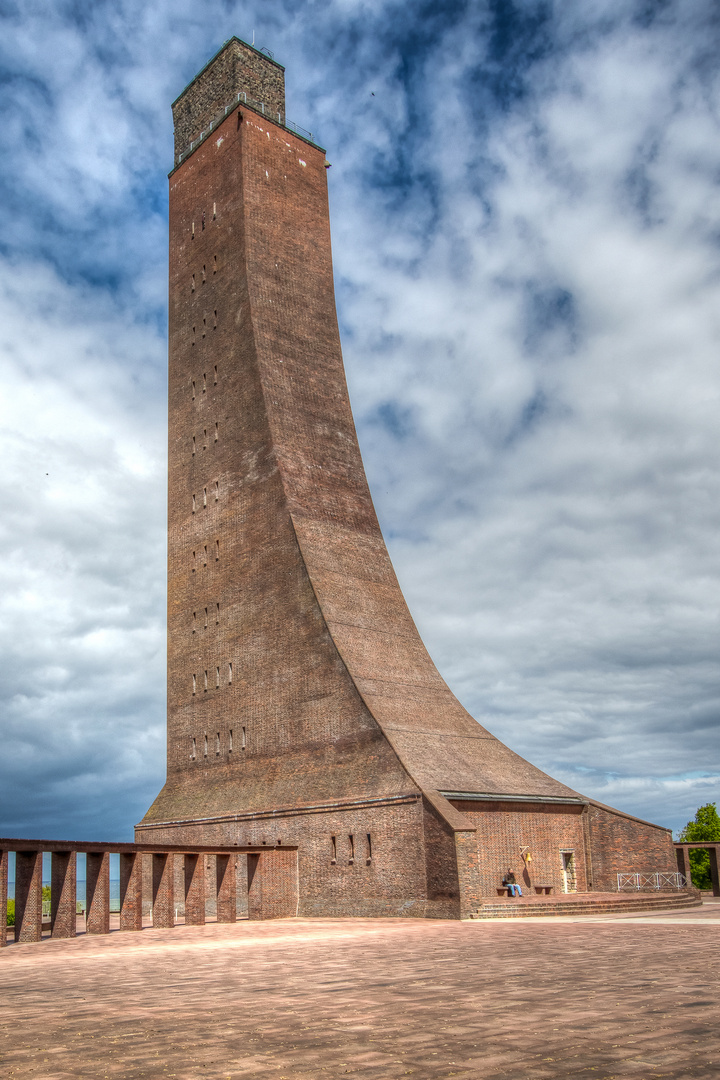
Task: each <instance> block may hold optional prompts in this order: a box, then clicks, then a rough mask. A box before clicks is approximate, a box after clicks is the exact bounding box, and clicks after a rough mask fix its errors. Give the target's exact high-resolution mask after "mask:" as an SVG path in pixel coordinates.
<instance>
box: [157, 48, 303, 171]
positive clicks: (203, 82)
mask: <svg viewBox="0 0 720 1080" xmlns="http://www.w3.org/2000/svg"><path fill="white" fill-rule="evenodd" d="M241 93H244V94H246V95H247V97H248V98H251V99H252V100H253V101H257V102H263V103H264V105H265V106H266V108H267V109H268V110H270V111H271V112H273V113H275V114H276V115H277V114H279V115H280V116H281V118H282V120H281V122H282V123H284V121H285V68H284V67H283V66H282V65H281V64H278V63H276V62H275V60H272V59H271V58H270V57H269V56H266V55H265V54H264V53H262V52H260V51H259V50H258V49H256V48H255V47H254V46H252V45H248V44H247V42H245V41H241V40H240V38H237V37H232V38H230V40H229V41H226V42H225V44H224V45H223V47H222V48H221V49H219V50H218V52H217V53H216V54H215V56H213V57H212V59H211V60H209V61H208V63H207V64H206V65H205V67H204V68H203V69H202V71H200V72H199V73H198V74H197V75H196V76H195V78H194V79H193V80H192V82H190V83H188V85H187V86H186V87H185V89H184V90H183V92H182V94H180V96H179V97H178V98H176V99H175V101H174V102H173V104H172V112H173V123H174V125H175V161H176V162H177V161H178V158H179V156H180V155H181V154H183V153H184V151H186V150H187V148H188V147H189V146H190V143H192V142H194V141H196V140H197V139H198V138H199V136H200V133H201V132H202V131H204V130H205V129H206V128H207V127H209V125H210V123H211V122H212V121H213V120H214V119H215V118H216V117H217V116H218V114H219V113H221V112H222V110H223V109H224V108H225V106H226V105H227V104H228V102H233V101H236V100H237V95H238V94H241Z"/></svg>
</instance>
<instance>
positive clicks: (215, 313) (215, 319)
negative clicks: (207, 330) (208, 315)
mask: <svg viewBox="0 0 720 1080" xmlns="http://www.w3.org/2000/svg"><path fill="white" fill-rule="evenodd" d="M213 315H214V317H215V318H214V321H213V330H217V308H215V311H214V312H213Z"/></svg>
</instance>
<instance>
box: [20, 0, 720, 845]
mask: <svg viewBox="0 0 720 1080" xmlns="http://www.w3.org/2000/svg"><path fill="white" fill-rule="evenodd" d="M471 7H472V6H471ZM640 9H641V5H638V7H637V11H638V13H639V14H640V15H642V17H636V16H635V12H634V9H633V8H632V6H631V5H627V4H625V3H619V2H616V0H607V2H605V3H604V4H602V5H598V4H595V5H593V8H592V11H590V10H586V9H578V8H577V7H576V6H573V5H567V4H558V5H555V6H554V7H553V8H552V10H551V16H550V17H549V18H547V19H545V21H543V18H544V16H543V13H544V12H545V13H547V10H548V8H547V5H534V4H531V3H528V4H526V5H524V7H523V10H522V11H521V12H520V13H519V14H517V17H516V21H515V23H514V24H512V23H511V21H510V22H509V23H508V25H506V26H505V28H504V29H503V30H502V32H501V29H502V28H499V26H498V24H497V22H496V21H494V20H495V15H494V14H493V12H494V9H490V8H488V7H485V6H483V5H475V6H474V7H472V10H470V11H463V12H460V10H458V11H457V12H456V11H454V10H451V9H447V10H444V11H440V10H438V11H437V12H427V13H426V14H425V15H420V14H411V15H410V16H408V11H407V9H406V8H405V7H402V8H401V7H400V6H399V5H397V4H395V3H390V2H388V3H382V2H379V0H378V2H372V3H363V2H361V0H358V2H357V3H356V2H350V0H348V2H343V3H341V2H340V0H336V2H334V3H330V4H326V5H323V6H322V7H321V6H318V5H303V4H299V3H297V4H295V3H287V4H281V3H280V2H279V0H278V2H277V3H276V2H273V3H270V4H266V5H265V7H264V8H263V11H262V21H260V20H259V19H258V18H257V15H256V14H255V13H254V12H253V11H251V9H250V8H248V7H246V6H245V5H243V4H237V5H232V4H230V5H227V4H224V3H220V2H219V0H218V2H215V0H208V2H206V3H205V4H204V5H203V7H202V10H198V9H197V6H196V5H192V4H190V3H188V2H185V0H183V2H181V3H174V4H172V5H170V4H169V3H166V2H164V0H163V2H159V3H155V4H153V5H151V6H148V5H146V4H140V3H139V2H135V0H124V2H123V0H120V2H118V3H113V4H112V5H111V4H103V3H100V4H97V5H93V8H92V11H91V12H89V13H88V14H87V15H86V16H85V17H84V18H83V19H79V20H74V19H73V18H72V17H71V15H70V13H69V10H66V9H65V8H64V7H62V6H59V7H57V8H56V9H53V11H52V12H49V11H48V9H47V6H46V5H43V4H36V3H33V2H32V0H31V2H29V3H28V4H25V5H23V8H22V11H21V10H20V9H19V8H18V9H17V12H16V14H15V15H14V16H12V17H10V16H8V17H7V19H6V30H7V33H6V34H5V36H4V41H5V46H4V51H3V52H2V54H0V62H2V63H3V65H4V67H5V69H6V72H7V73H8V75H9V78H8V79H7V80H6V81H5V82H4V83H3V89H2V100H3V104H4V117H5V120H4V133H3V136H2V138H4V148H5V157H4V160H5V162H6V169H5V174H4V178H0V182H2V183H3V184H4V187H3V191H4V202H5V205H6V206H7V208H8V209H7V213H6V225H7V230H6V231H7V247H6V248H5V249H3V251H4V254H3V253H0V258H1V259H2V260H3V261H2V263H0V311H1V313H2V323H1V324H0V325H1V326H2V334H1V337H2V346H3V352H2V362H3V365H4V375H3V381H2V384H1V385H2V389H3V399H4V405H3V413H2V415H3V446H4V450H3V454H4V456H3V462H4V465H3V469H2V481H1V483H2V486H3V489H4V490H3V493H4V505H5V507H6V508H7V513H6V517H5V523H4V526H3V528H4V534H3V538H4V548H3V550H4V552H5V558H4V560H3V561H2V564H0V576H2V577H3V586H4V588H3V594H2V596H3V599H2V601H1V603H2V623H1V625H0V639H1V640H0V648H2V651H3V656H4V657H5V661H6V662H5V664H4V670H5V676H4V678H3V679H2V680H1V681H0V697H1V698H2V700H3V701H4V702H5V703H6V705H5V707H4V717H3V721H2V723H3V727H4V729H5V730H6V731H7V732H8V733H9V734H8V740H9V741H8V742H7V743H6V745H7V746H8V747H9V751H8V752H9V758H8V762H9V764H8V766H7V769H8V773H7V775H8V777H9V778H10V779H9V781H8V782H11V783H12V784H14V785H15V786H14V787H11V798H10V810H9V811H6V819H5V820H6V821H7V822H11V821H15V822H17V823H18V824H17V829H20V828H21V827H22V828H27V830H28V831H35V832H37V831H41V828H40V826H41V823H43V822H52V821H53V820H56V818H57V815H58V813H59V814H60V816H61V817H62V816H63V815H64V819H63V820H64V822H65V823H67V822H72V823H75V822H78V823H79V824H78V828H77V831H79V832H85V833H86V834H87V829H86V828H85V824H84V823H85V822H87V821H88V820H89V818H87V817H84V816H83V815H87V814H89V813H90V812H89V810H88V807H89V806H90V804H91V802H92V800H93V799H94V798H95V797H96V794H99V795H100V796H101V797H102V794H103V792H104V791H110V790H112V792H113V796H112V799H111V800H110V801H111V802H112V804H113V805H112V808H111V809H109V810H108V814H107V817H106V818H105V819H104V827H105V831H106V832H112V833H115V834H117V833H118V832H119V831H120V830H121V829H126V828H127V826H129V825H131V824H132V823H133V820H134V818H133V815H135V816H137V815H138V814H139V813H141V812H142V810H143V809H144V808H145V805H146V804H147V802H148V801H149V800H150V799H151V798H152V797H153V795H154V794H155V791H156V789H157V786H158V783H159V779H160V776H161V773H162V769H163V756H164V754H163V747H162V730H161V725H162V716H163V712H164V702H163V689H164V688H163V667H164V664H163V649H164V643H163V640H162V633H163V627H162V620H163V618H164V607H163V602H162V595H163V585H164V565H163V517H164V505H163V500H164V463H163V453H164V451H163V449H162V447H163V444H164V434H163V422H164V417H163V410H164V401H163V394H164V389H163V379H162V375H161V371H162V365H163V363H164V361H163V357H162V350H163V343H162V340H161V338H162V333H163V331H162V326H163V317H164V296H165V258H166V246H165V245H166V236H165V220H164V219H165V191H166V187H165V184H166V181H165V177H164V171H165V170H166V169H167V167H168V166H169V163H170V158H171V153H172V151H171V145H172V144H171V134H172V133H171V125H170V113H169V102H170V100H171V99H172V98H174V97H175V96H176V95H177V93H178V92H179V91H180V89H181V88H182V86H183V85H184V83H185V82H186V81H187V80H188V79H189V78H191V77H192V76H193V75H194V74H195V72H196V71H197V70H198V69H199V68H200V67H201V66H202V64H203V63H204V62H205V61H206V60H207V58H208V57H209V56H210V55H211V54H212V53H213V52H214V51H215V49H216V48H217V47H219V45H220V44H221V43H222V41H223V39H225V38H227V37H229V36H230V34H232V33H240V35H241V36H247V37H249V36H250V34H251V33H252V29H253V25H254V26H255V29H256V40H257V41H258V43H259V44H263V45H268V46H269V47H270V48H271V49H272V51H273V52H274V54H275V57H276V59H278V60H279V61H280V62H282V63H284V64H285V65H286V67H287V76H288V113H289V115H290V116H292V117H293V118H294V119H296V120H298V121H299V122H300V123H302V124H303V125H304V126H307V127H309V128H312V129H313V130H314V131H316V133H317V134H318V137H319V138H320V139H322V140H323V142H324V144H325V145H326V146H327V148H328V153H329V157H330V160H331V161H332V162H333V169H332V170H331V172H330V188H331V210H332V216H333V220H332V226H333V237H334V257H335V270H336V277H337V281H338V299H339V310H340V317H341V323H342V326H343V334H344V341H345V353H346V362H347V368H348V376H349V381H350V385H351V391H352V399H353V405H354V409H355V413H356V418H357V420H358V426H359V431H360V437H361V441H362V446H363V452H364V454H365V459H366V464H367V468H368V473H369V476H370V480H371V487H372V490H373V494H374V497H375V500H376V504H377V506H378V510H379V513H380V517H381V519H382V522H383V525H384V528H385V530H386V533H387V535H388V538H389V541H390V546H391V549H392V554H393V557H394V559H395V562H396V566H397V569H398V571H399V575H400V578H401V580H402V582H403V584H404V586H405V589H406V593H407V596H408V599H409V601H410V605H411V608H412V610H413V613H414V614H415V616H416V618H417V621H418V624H419V626H420V628H421V630H422V632H423V634H424V637H425V639H426V641H427V643H428V645H429V647H430V650H431V652H432V654H433V655H434V657H435V658H436V660H437V661H438V664H439V667H440V668H441V671H442V672H443V674H444V675H445V676H446V677H447V678H448V681H449V682H450V683H451V685H452V686H453V688H454V689H456V691H457V692H458V694H459V696H460V697H461V698H462V700H463V701H464V702H465V703H466V704H467V705H468V707H470V708H471V710H472V711H474V713H475V715H476V716H477V717H478V719H481V720H482V721H483V722H484V723H487V725H488V726H489V727H490V729H491V730H493V731H494V732H495V733H496V734H498V735H499V736H500V737H502V738H504V739H505V740H506V741H507V742H508V743H509V744H510V745H511V746H513V748H515V749H517V750H518V751H520V752H521V753H524V754H526V756H528V757H529V758H530V759H531V760H533V761H535V762H536V763H537V764H539V765H541V766H542V767H544V768H546V769H548V771H550V772H552V773H554V774H555V775H558V776H559V777H560V778H562V779H564V780H566V781H567V782H569V783H571V784H573V785H574V786H576V787H578V788H579V789H580V790H583V791H585V792H587V793H588V794H591V795H596V796H598V797H599V798H601V799H602V800H603V801H607V802H611V803H612V802H614V803H616V804H617V805H620V806H623V807H625V808H627V809H629V810H632V811H635V812H637V813H640V814H642V815H643V816H646V817H649V818H651V819H656V820H660V821H663V822H665V823H668V824H673V825H675V826H679V825H682V824H683V823H684V821H685V820H687V818H688V817H689V816H690V815H691V814H692V812H693V811H694V809H695V806H696V805H698V804H699V803H700V802H704V801H707V800H708V799H711V798H717V797H718V796H720V781H718V777H720V758H719V754H718V723H717V721H718V698H719V697H720V694H719V693H718V679H717V663H716V656H717V636H718V635H717V611H718V579H719V577H720V566H719V565H718V558H719V557H718V545H717V536H718V526H719V525H720V522H719V521H718V516H719V514H720V511H719V510H718V506H720V500H719V499H718V495H719V494H720V492H719V491H718V477H719V476H720V469H719V468H718V466H719V465H720V461H719V460H718V448H717V437H716V433H715V429H716V427H717V421H716V416H717V413H718V395H719V393H720V379H719V378H718V369H717V341H718V336H719V335H718V330H720V327H719V326H718V320H719V318H720V316H718V314H717V310H718V305H717V296H716V293H717V283H718V279H719V277H720V275H719V273H718V271H719V269H720V266H719V251H720V249H719V247H718V236H719V235H720V231H719V230H718V213H719V210H720V204H719V189H718V180H717V178H718V176H720V168H719V166H720V160H718V158H719V154H720V152H719V151H718V149H717V148H718V146H719V145H720V142H719V141H718V78H717V74H716V70H715V65H714V64H711V63H708V59H707V58H708V56H711V55H712V54H713V44H712V42H713V33H714V30H713V24H712V21H711V19H710V15H711V13H712V9H711V7H710V6H709V5H706V4H704V3H699V4H698V3H694V4H689V3H684V2H681V3H677V4H669V5H664V6H663V7H662V11H660V10H659V7H658V8H656V9H655V10H654V11H652V12H651V11H650V10H649V9H648V11H647V12H645V13H643V12H641V10H640ZM508 12H509V16H508V18H510V16H511V15H512V10H511V9H510V8H508ZM506 14H507V13H506ZM256 20H257V21H256ZM258 23H260V25H258ZM0 48H2V47H1V46H0ZM373 94H374V96H373ZM8 163H11V166H10V165H9V164H8ZM45 474H48V475H47V476H46V475H45ZM17 763H20V767H17ZM33 769H35V773H33ZM33 784H34V785H35V786H36V787H37V785H38V784H39V785H40V786H41V788H42V791H37V790H34V791H33V792H32V797H31V798H28V797H27V796H23V794H22V792H23V791H24V790H25V789H27V790H28V791H29V790H30V788H31V787H32V785H33ZM23 785H25V788H23ZM108 785H110V787H108ZM112 785H114V787H113V786H112ZM124 792H127V794H124ZM23 801H24V802H25V804H26V806H27V807H28V809H27V810H26V809H25V806H23V810H22V813H18V810H17V807H18V806H20V804H21V803H23ZM101 801H102V799H101ZM105 805H107V800H106V802H105ZM58 807H59V808H60V810H58ZM78 807H80V809H77V808H78ZM53 808H54V809H53ZM8 815H9V816H8ZM23 815H24V816H23ZM77 815H79V816H77ZM73 827H74V825H73ZM98 827H99V826H98ZM3 828H6V829H10V824H7V825H3ZM59 831H60V832H65V831H73V830H71V829H70V825H69V824H68V825H67V828H65V827H63V828H60V830H59ZM101 831H102V830H101Z"/></svg>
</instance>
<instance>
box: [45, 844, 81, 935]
mask: <svg viewBox="0 0 720 1080" xmlns="http://www.w3.org/2000/svg"><path fill="white" fill-rule="evenodd" d="M76 911H77V855H76V854H75V852H74V851H67V852H59V851H54V852H53V853H52V855H51V872H50V925H51V934H52V936H53V937H54V938H66V937H75V932H76V923H77V917H76Z"/></svg>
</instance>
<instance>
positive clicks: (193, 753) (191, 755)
mask: <svg viewBox="0 0 720 1080" xmlns="http://www.w3.org/2000/svg"><path fill="white" fill-rule="evenodd" d="M190 757H191V758H192V760H193V761H194V760H195V758H196V757H197V746H196V743H195V739H193V741H192V750H191V751H190Z"/></svg>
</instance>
